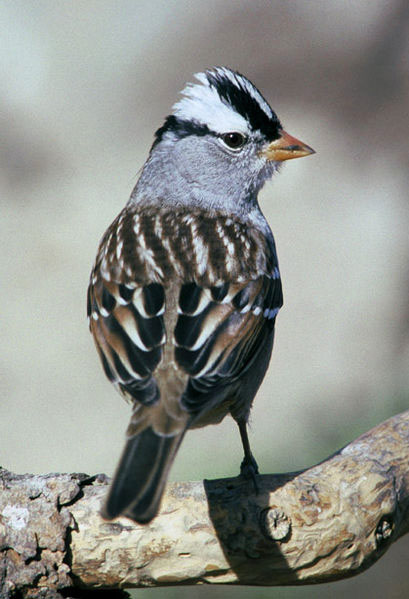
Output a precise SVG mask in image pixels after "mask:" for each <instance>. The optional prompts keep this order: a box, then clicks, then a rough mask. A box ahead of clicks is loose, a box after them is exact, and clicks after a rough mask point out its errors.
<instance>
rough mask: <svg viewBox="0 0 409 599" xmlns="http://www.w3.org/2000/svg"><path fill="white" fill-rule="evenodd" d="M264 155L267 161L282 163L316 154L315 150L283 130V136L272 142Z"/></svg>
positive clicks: (263, 152)
mask: <svg viewBox="0 0 409 599" xmlns="http://www.w3.org/2000/svg"><path fill="white" fill-rule="evenodd" d="M262 154H263V155H264V156H265V157H266V158H267V160H274V161H277V162H282V161H283V160H290V159H291V158H302V157H303V156H309V155H310V154H315V150H313V149H312V148H310V146H307V144H305V143H303V142H302V141H300V140H299V139H297V138H296V137H293V136H292V135H290V134H289V133H287V132H286V131H283V130H281V136H280V137H279V138H278V139H275V140H274V141H272V142H271V143H270V144H269V145H268V146H267V147H266V148H265V149H264V150H263V151H262Z"/></svg>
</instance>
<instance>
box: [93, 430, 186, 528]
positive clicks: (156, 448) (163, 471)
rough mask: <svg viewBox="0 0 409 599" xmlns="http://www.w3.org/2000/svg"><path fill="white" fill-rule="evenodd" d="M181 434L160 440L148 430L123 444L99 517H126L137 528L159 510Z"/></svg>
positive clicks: (183, 432)
mask: <svg viewBox="0 0 409 599" xmlns="http://www.w3.org/2000/svg"><path fill="white" fill-rule="evenodd" d="M184 434H185V431H184V430H182V431H181V432H178V433H176V434H175V435H173V436H163V435H162V436H161V435H158V434H157V433H155V431H154V430H153V429H152V428H151V427H149V428H146V429H145V430H143V431H142V432H141V433H139V434H138V435H135V436H133V437H130V438H129V440H128V441H127V443H126V445H125V448H124V451H123V453H122V457H121V460H120V462H119V465H118V468H117V471H116V473H115V476H114V479H113V481H112V484H111V488H110V491H109V494H108V498H107V500H106V503H105V506H104V507H103V509H102V516H103V517H104V518H107V519H108V520H112V519H113V518H116V517H117V516H127V517H128V518H131V520H134V521H135V522H139V523H141V524H144V523H147V522H150V520H152V518H154V517H155V516H156V514H157V513H158V510H159V505H160V500H161V498H162V494H163V490H164V487H165V484H166V481H167V478H168V474H169V470H170V467H171V465H172V462H173V460H174V458H175V455H176V452H177V450H178V449H179V446H180V443H181V442H182V439H183V436H184Z"/></svg>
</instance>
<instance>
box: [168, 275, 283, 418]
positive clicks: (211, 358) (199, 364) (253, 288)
mask: <svg viewBox="0 0 409 599" xmlns="http://www.w3.org/2000/svg"><path fill="white" fill-rule="evenodd" d="M276 275H277V276H276ZM282 303H283V299H282V289H281V281H280V278H279V276H278V270H276V271H275V272H274V276H267V275H264V276H261V277H259V278H257V279H255V280H250V281H246V282H241V283H239V284H237V283H236V284H234V283H231V284H224V285H220V286H216V287H212V288H210V289H208V288H202V287H200V286H199V285H197V284H195V283H190V284H187V285H184V286H183V287H182V288H181V292H180V300H179V312H180V315H179V318H178V321H177V324H176V329H175V343H176V349H175V358H176V361H177V362H178V363H179V365H180V366H181V367H182V368H183V369H184V370H185V371H186V372H187V373H188V374H189V377H190V378H189V382H188V385H187V388H186V390H185V392H184V394H183V397H182V405H183V406H184V407H185V408H186V409H187V410H188V411H190V412H192V413H196V412H201V411H202V410H206V409H207V404H209V403H210V404H213V403H214V401H216V402H217V399H218V397H220V396H221V397H223V396H224V395H225V394H226V393H225V392H226V388H227V387H231V386H232V385H234V384H235V383H236V382H237V381H239V380H240V378H241V377H242V376H243V374H244V373H245V372H246V371H247V370H248V369H250V368H251V367H252V365H253V364H254V360H255V358H256V356H257V355H258V352H259V350H260V349H261V348H262V347H263V345H264V344H265V343H266V342H267V339H268V338H269V336H270V335H272V334H273V330H274V323H275V318H276V315H277V312H278V310H279V309H280V307H281V306H282Z"/></svg>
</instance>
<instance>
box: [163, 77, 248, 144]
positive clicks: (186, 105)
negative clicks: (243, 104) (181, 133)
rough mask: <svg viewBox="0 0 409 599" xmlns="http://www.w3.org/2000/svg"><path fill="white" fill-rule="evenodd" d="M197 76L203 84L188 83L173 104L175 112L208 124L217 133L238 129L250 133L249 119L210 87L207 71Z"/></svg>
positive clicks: (245, 133)
mask: <svg viewBox="0 0 409 599" xmlns="http://www.w3.org/2000/svg"><path fill="white" fill-rule="evenodd" d="M195 77H196V78H197V79H198V80H199V81H200V83H201V84H202V85H200V84H197V83H196V84H195V83H189V84H188V85H186V87H185V88H184V89H183V90H182V92H181V93H182V96H183V97H182V98H181V99H180V100H179V101H178V102H176V104H174V106H173V114H174V115H175V116H176V117H177V118H179V119H182V120H186V121H196V122H197V123H200V124H203V125H207V126H208V127H209V129H210V130H211V131H214V132H215V133H226V132H228V131H238V132H240V133H242V134H243V135H249V133H250V129H249V125H248V122H247V120H246V119H245V118H244V117H242V116H241V114H239V113H238V112H236V111H235V110H234V109H233V108H232V107H231V106H228V105H227V104H225V103H224V102H223V101H222V100H221V98H220V96H219V94H218V93H217V90H216V89H215V88H214V87H210V85H209V82H208V81H207V78H206V75H205V73H198V74H197V75H195Z"/></svg>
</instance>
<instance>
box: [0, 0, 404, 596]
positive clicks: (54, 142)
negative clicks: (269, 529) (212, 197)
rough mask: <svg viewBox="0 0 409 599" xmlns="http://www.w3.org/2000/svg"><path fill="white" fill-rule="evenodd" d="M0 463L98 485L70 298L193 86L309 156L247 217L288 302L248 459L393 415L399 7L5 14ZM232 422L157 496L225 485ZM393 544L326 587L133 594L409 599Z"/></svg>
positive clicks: (86, 372)
mask: <svg viewBox="0 0 409 599" xmlns="http://www.w3.org/2000/svg"><path fill="white" fill-rule="evenodd" d="M0 23H1V35H0V69H1V84H0V85H1V92H0V106H1V111H0V112H1V121H2V123H1V133H0V138H1V143H0V169H1V171H0V177H1V180H0V202H1V207H0V209H1V219H0V223H1V236H0V243H1V246H2V247H1V256H2V259H1V281H2V284H1V299H0V305H1V312H2V314H1V324H0V327H1V338H2V356H1V393H2V402H1V407H0V435H1V439H2V443H1V447H0V464H1V465H2V466H4V467H6V468H8V469H10V470H13V471H15V472H20V473H22V472H50V471H56V472H64V471H65V472H71V471H85V472H88V473H90V474H92V473H96V472H106V473H107V474H112V472H113V469H114V468H115V465H116V462H117V459H118V457H119V454H120V451H121V449H122V443H123V439H124V433H125V428H126V425H127V421H128V418H129V415H130V409H129V406H127V405H126V404H125V403H124V402H123V401H122V400H121V399H120V397H119V396H118V395H117V394H116V393H115V391H114V389H113V388H112V387H111V386H110V384H109V383H108V382H107V381H106V380H105V377H104V375H103V373H102V368H101V366H100V364H99V361H98V358H97V354H96V352H95V349H94V347H93V343H92V340H91V337H90V335H89V333H88V329H87V323H86V318H85V294H86V287H87V283H88V276H89V272H90V269H91V265H92V262H93V260H94V257H95V253H96V250H97V245H98V242H99V239H100V237H101V236H102V234H103V232H104V231H105V229H106V227H107V226H108V225H109V223H110V222H111V221H112V220H113V218H114V217H115V216H116V214H117V213H118V212H119V211H120V210H121V208H122V206H123V205H124V203H125V202H126V201H127V198H128V196H129V194H130V191H131V189H132V187H133V186H134V184H135V182H136V180H137V173H138V171H139V169H140V167H141V166H142V164H143V162H144V160H145V158H146V156H147V153H148V151H149V148H150V145H151V143H152V139H153V133H154V131H155V130H156V129H157V128H158V127H159V126H160V125H161V123H162V121H163V118H164V117H165V116H166V115H167V114H168V113H169V112H170V108H171V106H172V104H173V103H174V102H175V101H176V99H177V97H178V92H179V91H180V89H181V88H182V87H183V85H184V84H185V82H186V81H189V80H192V75H193V73H195V72H197V71H200V70H203V69H205V68H207V67H210V66H213V65H227V66H230V67H232V68H235V69H237V70H239V71H241V72H242V73H243V74H245V75H247V77H249V78H250V79H251V80H252V81H253V82H254V83H255V84H256V85H257V86H258V87H259V88H260V90H261V91H262V93H263V94H264V95H265V97H266V98H267V99H268V100H269V101H270V103H271V105H272V107H273V109H274V110H275V111H276V112H277V113H278V115H279V117H280V119H281V120H282V122H283V123H284V125H285V127H286V129H287V130H288V131H289V132H290V133H291V134H293V135H295V136H297V137H299V138H300V139H302V140H303V141H305V142H306V143H308V144H309V145H311V146H312V147H313V148H315V150H316V151H317V154H316V155H315V156H313V157H311V158H309V159H308V160H300V161H294V162H292V161H291V162H290V163H288V164H286V165H285V167H284V168H283V169H282V172H281V174H280V175H279V176H277V177H275V179H274V181H273V182H272V183H270V184H268V185H267V186H266V188H265V189H264V190H263V192H262V194H261V204H262V208H263V210H264V212H265V214H266V215H267V217H268V220H269V222H270V223H271V226H272V229H273V231H274V233H275V236H276V241H277V246H278V252H279V258H280V266H281V271H282V277H283V282H284V293H285V306H284V308H283V310H282V311H281V312H280V316H279V319H278V323H277V336H276V345H275V351H274V352H273V359H272V363H271V367H270V370H269V374H268V376H267V378H266V380H265V382H264V384H263V387H262V388H261V390H260V393H259V395H258V397H257V399H256V402H255V404H254V409H253V413H252V426H251V431H250V435H251V443H252V447H253V452H254V453H255V455H256V457H257V460H258V462H259V466H260V467H261V470H262V471H263V472H277V471H290V470H297V469H301V468H305V467H307V466H309V465H312V464H313V463H315V462H318V461H319V460H322V459H323V458H325V457H326V456H327V455H329V454H330V453H332V452H334V451H335V450H337V449H339V448H340V447H341V446H342V445H344V444H346V443H347V442H349V441H350V440H352V439H353V438H354V437H356V436H357V435H359V434H360V433H362V432H364V431H366V430H368V429H369V428H371V427H372V426H374V425H376V424H377V423H379V422H381V421H382V420H384V419H386V418H387V417H389V416H391V415H393V414H395V413H397V412H399V411H402V410H404V409H407V407H408V404H409V370H408V365H409V303H408V293H409V235H408V231H409V207H408V191H407V190H408V178H409V177H408V172H409V171H408V156H409V152H408V139H409V118H408V109H409V80H408V72H409V69H408V67H409V65H408V63H409V35H408V34H409V4H408V3H407V1H406V0H390V1H389V2H383V1H382V0H372V2H352V1H346V0H339V1H337V2H326V1H324V0H322V1H321V0H310V1H309V2H305V1H297V0H292V1H291V2H281V1H271V0H269V1H267V0H251V1H249V0H248V1H243V0H207V1H206V2H201V1H199V0H197V1H192V0H174V1H172V0H155V2H151V1H145V0H138V1H136V0H119V1H116V2H113V1H105V0H98V1H97V0H86V1H85V0H75V1H73V0H71V1H62V0H52V1H51V0H42V2H30V1H25V0H21V1H20V0H19V1H18V2H15V1H13V0H4V1H3V2H2V3H1V5H0ZM241 459H242V450H241V446H240V440H239V435H238V431H237V430H236V426H235V424H234V423H233V421H231V420H226V421H225V422H224V423H223V424H222V425H219V426H218V427H209V428H207V429H204V430H202V431H195V432H193V433H190V434H189V435H188V436H187V438H186V440H185V442H184V445H183V446H182V449H181V451H180V454H179V456H178V458H177V461H176V464H175V466H174V468H173V471H172V478H173V479H185V480H189V479H202V478H212V477H222V476H233V475H235V474H236V473H237V472H238V469H239V464H240V461H241ZM408 550H409V539H408V538H406V539H402V540H400V541H399V542H398V543H396V544H395V545H394V546H393V547H392V548H391V549H390V551H389V552H388V553H387V555H386V556H385V557H383V558H382V559H381V560H380V562H378V563H377V564H376V565H374V566H373V567H372V568H371V569H370V570H369V571H367V572H366V573H364V574H361V575H360V576H358V577H356V578H353V579H351V580H348V581H342V582H338V583H333V584H331V585H322V586H320V587H300V588H291V589H283V588H271V589H262V588H261V589H251V588H239V587H212V588H209V587H197V588H194V587H190V588H179V589H152V590H141V591H135V592H134V593H133V595H134V596H135V597H139V596H144V597H145V596H146V597H151V598H152V599H156V598H157V599H162V598H164V597H169V598H173V597H176V596H177V597H178V598H180V599H183V598H187V597H189V598H191V597H193V598H196V597H197V598H199V599H201V598H204V597H205V596H206V597H207V596H208V594H209V595H210V596H211V597H213V598H214V599H217V598H219V597H223V598H233V597H235V598H236V597H239V598H240V597H243V598H244V597H257V598H258V597H261V598H262V597H268V598H270V597H271V598H273V599H274V598H281V597H283V598H299V597H302V598H310V597H311V598H312V597H317V596H319V597H324V598H330V597H331V598H333V597H334V598H336V599H337V598H341V597H345V596H349V597H360V598H369V597H371V598H372V597H381V596H382V597H388V598H389V599H390V598H392V599H399V598H401V597H408V596H409V573H408V568H407V554H408Z"/></svg>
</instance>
